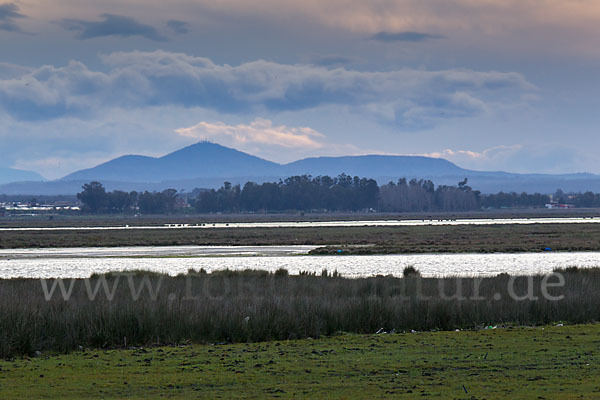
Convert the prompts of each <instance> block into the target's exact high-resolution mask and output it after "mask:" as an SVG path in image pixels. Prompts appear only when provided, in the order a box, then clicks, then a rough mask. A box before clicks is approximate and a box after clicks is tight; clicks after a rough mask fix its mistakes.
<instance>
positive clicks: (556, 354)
mask: <svg viewBox="0 0 600 400" xmlns="http://www.w3.org/2000/svg"><path fill="white" fill-rule="evenodd" d="M599 339H600V325H599V324H592V325H573V326H564V327H555V326H546V327H543V328H542V327H536V328H514V329H513V328H508V329H500V328H499V329H496V330H483V331H463V332H422V333H421V332H419V333H406V334H381V335H352V334H342V335H338V336H334V337H329V338H324V339H317V340H310V339H304V340H293V341H281V342H266V343H251V344H228V345H188V346H181V347H155V348H137V349H129V350H107V351H102V350H99V351H96V350H93V351H90V350H85V351H80V352H77V353H72V354H70V355H51V356H46V355H42V356H41V357H37V358H32V359H29V358H26V359H16V360H13V361H0V369H1V372H2V373H1V375H0V397H1V398H5V399H10V398H140V399H142V398H157V397H174V398H175V397H176V398H210V399H218V398H221V399H229V398H245V399H248V398H254V399H262V398H294V399H296V398H333V399H338V398H339V399H354V398H356V399H366V398H444V399H447V398H454V399H502V398H519V399H528V398H531V399H571V398H586V399H590V398H599V397H600V383H599V382H600V369H598V368H597V366H598V364H599V363H600V353H598V351H597V349H598V343H599Z"/></svg>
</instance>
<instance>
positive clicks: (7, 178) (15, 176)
mask: <svg viewBox="0 0 600 400" xmlns="http://www.w3.org/2000/svg"><path fill="white" fill-rule="evenodd" d="M43 180H45V179H44V177H43V176H41V175H40V174H38V173H37V172H32V171H23V170H20V169H13V168H0V184H5V183H10V182H17V181H43Z"/></svg>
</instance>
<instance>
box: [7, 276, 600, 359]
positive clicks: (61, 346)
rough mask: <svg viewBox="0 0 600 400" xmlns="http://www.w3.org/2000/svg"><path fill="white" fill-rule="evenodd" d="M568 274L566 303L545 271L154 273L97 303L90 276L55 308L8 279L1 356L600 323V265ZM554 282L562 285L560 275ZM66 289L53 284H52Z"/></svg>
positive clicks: (101, 294)
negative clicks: (454, 274) (483, 274)
mask: <svg viewBox="0 0 600 400" xmlns="http://www.w3.org/2000/svg"><path fill="white" fill-rule="evenodd" d="M557 272H559V273H560V274H561V275H562V276H563V277H564V286H562V287H550V288H548V293H549V294H550V295H552V296H559V295H562V296H564V298H563V299H562V300H550V299H547V298H545V297H544V295H543V292H542V290H541V287H542V281H543V280H544V277H543V276H541V275H536V276H530V277H525V276H522V277H510V276H509V275H506V274H502V275H498V276H496V277H490V278H479V279H477V278H424V277H421V276H419V275H418V274H415V273H411V274H408V275H407V276H406V277H403V278H396V277H392V276H376V277H371V278H360V279H348V278H344V277H341V276H340V275H339V274H337V273H336V272H334V273H331V272H327V271H324V272H323V273H322V274H320V275H319V274H309V273H302V274H300V275H289V274H288V273H287V271H285V270H278V271H277V272H275V273H269V272H266V271H254V270H247V271H230V270H225V271H219V272H213V273H210V274H209V273H206V271H202V270H201V271H189V272H188V273H187V274H181V275H179V276H175V277H172V276H167V275H161V274H157V273H151V272H145V271H135V272H131V273H127V274H120V273H111V274H106V275H94V276H92V277H91V278H90V279H89V281H88V285H89V287H90V288H92V289H94V288H95V287H96V285H97V284H99V283H101V281H100V280H102V279H105V280H106V283H107V286H108V288H110V289H111V290H112V288H116V289H115V292H114V298H113V299H112V301H110V300H108V299H107V295H106V293H105V291H104V289H103V288H102V286H100V287H99V290H98V292H97V293H96V297H95V299H94V300H93V301H91V300H90V298H89V290H88V288H87V287H86V284H85V283H86V281H85V280H83V279H74V280H64V282H63V283H64V285H65V288H66V289H68V288H69V287H70V285H71V284H72V287H73V290H72V293H71V296H70V298H69V299H68V300H64V299H63V296H62V293H61V290H60V287H59V286H58V285H56V287H55V291H54V293H53V295H52V298H51V299H50V300H48V301H47V300H46V298H45V295H44V291H43V289H42V284H41V281H40V280H35V279H11V280H0V357H3V358H7V357H13V356H19V355H27V354H34V353H35V352H36V351H47V350H49V351H56V352H68V351H71V350H73V349H77V348H79V347H80V346H82V347H93V348H113V347H122V346H141V345H152V344H179V343H189V342H193V343H206V342H257V341H267V340H287V339H297V338H306V337H312V338H317V337H320V336H328V335H333V334H335V333H336V332H340V331H344V332H354V333H374V332H376V331H378V330H380V329H381V328H383V329H384V330H385V331H392V330H395V331H397V332H399V331H404V330H405V331H410V330H417V331H423V330H454V329H468V328H477V327H482V326H487V325H490V324H494V325H495V324H501V323H507V324H509V323H510V324H517V325H537V324H548V323H551V322H556V321H563V322H565V323H585V322H592V321H598V320H600V269H577V268H572V267H571V268H566V269H564V270H560V271H557ZM546 279H547V280H548V282H550V283H552V284H553V283H556V282H557V281H558V277H557V276H553V277H551V279H548V278H546ZM55 283H57V282H55V281H54V280H48V281H46V285H47V287H48V288H51V287H52V285H53V284H55ZM148 283H149V286H150V287H151V288H152V290H148ZM131 286H132V287H133V289H134V291H133V292H134V293H137V294H138V295H139V297H137V299H134V297H135V296H133V294H132V290H131V289H132V288H131ZM140 287H142V289H141V291H140ZM509 287H512V288H513V289H514V293H515V294H516V295H518V296H522V297H524V296H525V294H526V293H528V290H529V288H531V295H532V296H537V297H538V298H537V299H536V300H533V299H513V298H511V296H510V293H509V291H508V288H509ZM153 293H154V295H155V296H153V295H152V294H153ZM458 295H460V298H458V297H459V296H458ZM495 295H496V297H495ZM497 295H499V296H500V299H497Z"/></svg>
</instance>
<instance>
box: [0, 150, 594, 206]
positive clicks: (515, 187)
mask: <svg viewBox="0 0 600 400" xmlns="http://www.w3.org/2000/svg"><path fill="white" fill-rule="evenodd" d="M9 171H14V172H13V173H14V174H15V175H10V174H9V173H8V172H5V170H2V169H0V177H1V178H2V179H1V180H0V183H3V182H11V181H16V182H12V183H8V184H2V185H0V194H31V195H43V194H48V195H55V194H74V193H77V192H79V191H80V189H81V185H83V184H84V183H86V182H90V181H92V180H96V181H100V182H102V183H103V184H104V185H105V186H106V187H107V189H109V190H114V189H119V190H137V191H140V190H163V189H167V188H174V189H177V190H181V189H185V190H188V191H189V190H192V189H194V188H197V187H202V188H211V187H219V186H220V185H221V184H222V183H223V182H224V181H229V182H231V183H234V184H236V183H241V184H244V183H245V182H247V181H255V182H266V181H277V180H279V179H281V178H286V177H288V176H292V175H302V174H310V175H313V176H317V175H329V176H337V175H339V174H341V173H346V174H348V175H352V176H355V175H358V176H360V177H368V178H374V179H376V180H377V181H378V183H379V184H383V183H387V182H389V181H390V180H392V181H396V180H397V179H398V178H402V177H406V178H408V179H411V178H417V179H431V180H432V181H433V182H434V183H435V184H438V185H439V184H446V185H448V184H451V185H455V184H456V183H457V182H458V181H459V180H462V179H464V178H468V179H469V184H470V185H471V186H472V187H473V188H475V189H478V190H481V191H482V192H484V193H490V192H499V191H505V192H508V191H516V192H523V191H525V192H541V193H552V192H554V191H555V190H556V189H558V188H561V189H563V190H565V191H587V190H592V191H596V192H600V176H599V175H593V174H564V175H549V174H513V173H507V172H482V171H472V170H468V169H464V168H461V167H459V166H457V165H455V164H453V163H451V162H450V161H447V160H444V159H441V158H429V157H420V156H384V155H365V156H344V157H314V158H306V159H303V160H299V161H295V162H292V163H289V164H278V163H274V162H271V161H267V160H264V159H262V158H259V157H255V156H252V155H250V154H246V153H243V152H241V151H238V150H235V149H231V148H228V147H224V146H221V145H218V144H214V143H210V142H200V143H197V144H194V145H191V146H188V147H185V148H183V149H181V150H178V151H175V152H173V153H170V154H167V155H165V156H163V157H147V156H140V155H127V156H123V157H119V158H116V159H114V160H111V161H108V162H105V163H103V164H100V165H98V166H96V167H93V168H89V169H84V170H80V171H77V172H74V173H72V174H70V175H67V176H65V177H64V178H62V179H59V180H56V181H48V182H44V181H43V178H42V177H41V176H40V175H38V174H35V173H31V172H26V171H17V170H9ZM11 176H14V178H13V177H11ZM34 181H37V182H34Z"/></svg>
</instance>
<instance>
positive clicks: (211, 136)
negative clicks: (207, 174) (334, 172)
mask: <svg viewBox="0 0 600 400" xmlns="http://www.w3.org/2000/svg"><path fill="white" fill-rule="evenodd" d="M175 132H177V133H178V134H179V135H182V136H187V137H192V138H196V139H207V140H215V141H217V142H219V141H225V142H227V143H230V144H231V145H233V146H234V147H236V148H239V147H242V146H245V145H248V144H261V145H267V146H280V147H284V148H302V149H319V148H321V147H323V143H321V142H320V141H319V140H321V139H323V138H325V135H323V134H322V133H319V132H317V131H315V130H314V129H311V128H308V127H299V128H294V127H287V126H285V125H279V126H273V123H272V122H271V121H270V120H268V119H263V118H257V119H255V120H254V121H253V122H251V123H250V124H248V125H246V124H239V125H226V124H224V123H223V122H216V123H209V122H204V121H202V122H199V123H198V124H196V125H194V126H191V127H188V128H179V129H177V130H176V131H175Z"/></svg>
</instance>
